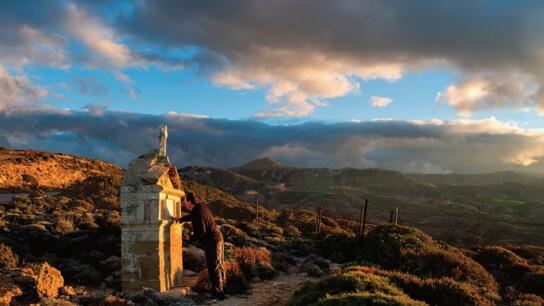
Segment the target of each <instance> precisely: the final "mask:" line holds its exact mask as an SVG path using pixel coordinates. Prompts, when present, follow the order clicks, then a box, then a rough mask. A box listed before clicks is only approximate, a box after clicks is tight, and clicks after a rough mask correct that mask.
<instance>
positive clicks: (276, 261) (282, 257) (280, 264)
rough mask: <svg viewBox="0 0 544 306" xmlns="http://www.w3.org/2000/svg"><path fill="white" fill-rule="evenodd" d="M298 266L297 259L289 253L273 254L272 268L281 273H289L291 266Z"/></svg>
mask: <svg viewBox="0 0 544 306" xmlns="http://www.w3.org/2000/svg"><path fill="white" fill-rule="evenodd" d="M296 264H297V261H296V260H295V258H294V257H293V256H291V255H289V254H287V253H283V252H274V253H273V254H272V266H273V267H274V268H275V269H277V270H279V271H284V272H287V271H288V270H289V266H290V265H296Z"/></svg>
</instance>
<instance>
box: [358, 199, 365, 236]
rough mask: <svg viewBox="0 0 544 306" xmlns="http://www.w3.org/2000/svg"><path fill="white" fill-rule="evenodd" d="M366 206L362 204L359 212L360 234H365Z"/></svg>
mask: <svg viewBox="0 0 544 306" xmlns="http://www.w3.org/2000/svg"><path fill="white" fill-rule="evenodd" d="M364 209H365V208H364V206H363V205H361V213H360V214H359V236H361V237H362V236H363V218H364V216H363V214H364Z"/></svg>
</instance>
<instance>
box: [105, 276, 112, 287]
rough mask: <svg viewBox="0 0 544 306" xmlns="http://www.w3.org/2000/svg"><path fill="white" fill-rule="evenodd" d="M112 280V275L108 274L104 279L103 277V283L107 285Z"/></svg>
mask: <svg viewBox="0 0 544 306" xmlns="http://www.w3.org/2000/svg"><path fill="white" fill-rule="evenodd" d="M113 282H114V279H113V276H108V277H106V279H104V283H106V284H107V285H111V284H112V283H113Z"/></svg>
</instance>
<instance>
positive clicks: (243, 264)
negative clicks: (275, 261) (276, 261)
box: [233, 247, 277, 279]
mask: <svg viewBox="0 0 544 306" xmlns="http://www.w3.org/2000/svg"><path fill="white" fill-rule="evenodd" d="M233 255H234V259H235V260H236V262H238V264H239V265H240V268H241V269H242V271H243V272H244V274H245V275H246V277H247V278H248V279H251V278H253V277H259V278H261V279H269V278H272V277H274V276H276V275H277V272H276V270H274V268H273V266H272V258H271V256H270V251H269V250H268V249H266V248H251V247H244V248H234V249H233Z"/></svg>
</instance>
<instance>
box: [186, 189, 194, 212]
mask: <svg viewBox="0 0 544 306" xmlns="http://www.w3.org/2000/svg"><path fill="white" fill-rule="evenodd" d="M196 203H197V200H196V196H195V194H194V193H193V192H191V191H188V192H187V193H186V194H185V202H184V205H185V208H186V209H187V210H188V211H191V210H193V208H194V207H195V205H196Z"/></svg>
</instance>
